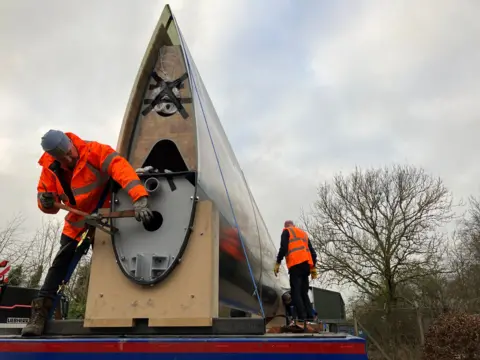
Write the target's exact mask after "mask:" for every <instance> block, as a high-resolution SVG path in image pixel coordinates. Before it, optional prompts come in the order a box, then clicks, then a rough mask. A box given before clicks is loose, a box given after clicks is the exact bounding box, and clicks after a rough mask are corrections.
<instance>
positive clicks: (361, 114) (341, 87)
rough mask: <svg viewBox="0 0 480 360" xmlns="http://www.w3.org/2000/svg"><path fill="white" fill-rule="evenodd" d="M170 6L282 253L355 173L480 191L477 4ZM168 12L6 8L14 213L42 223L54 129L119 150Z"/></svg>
mask: <svg viewBox="0 0 480 360" xmlns="http://www.w3.org/2000/svg"><path fill="white" fill-rule="evenodd" d="M170 3H171V6H172V9H173V11H174V14H175V16H176V18H177V20H178V22H179V23H180V27H181V30H182V32H183V34H184V36H185V39H186V41H187V43H188V45H189V48H190V51H191V53H192V55H193V57H194V60H195V62H196V65H197V67H198V69H199V71H200V73H201V75H202V78H203V80H204V83H205V85H206V87H207V90H208V92H209V94H210V96H211V98H212V101H213V103H214V105H215V107H216V110H217V112H218V114H219V116H220V119H221V121H222V123H223V126H224V128H225V130H226V132H227V135H228V137H229V139H230V141H231V143H232V145H233V148H234V150H235V152H236V154H237V157H238V159H239V162H240V164H241V166H242V168H243V170H244V172H245V176H246V178H247V180H248V182H249V184H250V187H251V188H252V192H253V194H254V197H255V199H256V201H257V203H258V205H259V207H260V210H261V212H262V215H263V217H264V219H265V221H266V223H267V226H268V228H269V231H270V234H271V235H272V238H273V241H274V243H275V245H276V246H278V243H279V235H280V232H281V228H282V225H283V221H284V220H285V219H289V218H293V219H295V218H297V217H298V215H299V210H300V207H302V206H303V207H308V206H309V205H310V204H311V202H312V201H313V200H314V197H315V188H316V185H317V184H318V182H320V181H324V180H328V179H330V178H331V177H332V176H333V174H335V173H337V172H339V171H342V172H348V171H350V170H351V169H352V168H353V167H354V166H355V165H360V166H381V165H384V164H386V163H388V162H390V161H402V162H405V161H406V162H410V163H414V164H416V165H419V166H423V167H425V168H427V170H429V171H432V172H433V173H434V174H436V175H441V176H442V177H443V178H444V179H445V181H446V182H447V185H448V186H449V187H450V188H451V189H452V190H454V191H455V193H456V194H458V195H461V196H465V195H468V194H471V193H477V192H478V191H479V190H480V188H479V185H477V183H478V180H477V179H478V178H479V175H480V170H478V169H479V167H478V165H477V159H476V154H477V153H478V152H479V151H480V143H479V142H478V141H477V137H478V136H477V133H478V132H479V131H480V122H479V121H478V119H477V117H478V114H480V103H479V102H478V101H477V99H478V96H477V95H479V94H480V82H479V81H478V79H480V70H479V67H478V64H479V63H480V47H478V44H477V43H478V38H479V37H480V23H478V22H477V21H476V17H477V14H478V13H479V10H480V9H479V7H480V4H479V3H478V2H476V1H468V0H462V1H455V2H452V1H448V0H440V1H428V0H423V1H415V2H414V1H401V2H399V1H396V2H393V1H389V2H385V1H364V2H360V1H358V2H355V5H352V3H351V2H349V3H348V6H347V5H342V3H341V2H334V3H333V2H332V3H325V2H316V1H311V2H308V1H307V2H302V3H298V2H293V1H286V0H285V1H280V0H278V1H275V0H272V1H270V2H268V1H267V2H254V1H221V0H216V1H214V0H203V1H185V0H182V1H181V0H178V1H175V0H173V1H170ZM164 4H165V2H163V1H161V2H159V1H143V2H142V6H139V5H138V3H137V2H131V1H119V0H107V1H102V2H97V1H87V2H85V1H84V2H80V3H66V2H64V1H53V0H49V1H44V2H42V3H41V4H37V3H32V2H29V1H27V0H23V1H15V2H12V1H10V2H6V1H5V2H0V17H1V21H0V43H1V44H2V47H1V48H0V55H1V56H0V66H1V67H2V69H8V71H4V72H2V76H1V77H0V107H1V111H0V125H1V127H0V151H1V155H0V161H1V162H0V186H1V187H2V189H8V191H7V194H4V195H2V196H4V199H3V201H4V203H8V204H11V206H10V207H9V208H8V209H6V208H2V209H0V217H1V218H3V219H8V218H9V216H10V215H11V214H12V213H14V212H17V211H18V210H24V211H25V212H26V213H27V215H28V217H29V224H28V226H30V227H31V228H34V227H35V226H37V225H38V224H39V223H40V219H41V213H40V212H39V211H38V210H37V209H36V203H35V201H36V199H35V191H36V190H35V188H36V182H37V179H38V175H39V168H38V166H37V165H36V161H37V159H38V157H39V156H40V154H41V149H40V146H39V143H40V135H41V133H42V132H44V131H45V130H47V129H48V128H50V127H57V128H61V129H64V130H67V131H73V132H77V133H78V134H79V135H81V136H83V137H85V138H88V139H97V140H99V141H102V142H105V143H109V144H111V145H112V146H115V144H116V143H117V138H118V132H119V129H120V126H121V121H122V118H123V114H124V111H125V106H126V103H127V100H128V97H129V95H130V91H131V88H132V85H133V81H134V79H135V76H136V73H137V71H138V66H139V65H140V62H141V59H142V57H143V54H144V52H145V49H146V47H147V44H148V42H149V40H150V37H151V35H152V32H153V29H154V27H155V25H156V22H157V21H158V17H159V16H160V13H161V11H162V9H163V6H164ZM19 170H20V172H19ZM19 173H20V174H21V175H19Z"/></svg>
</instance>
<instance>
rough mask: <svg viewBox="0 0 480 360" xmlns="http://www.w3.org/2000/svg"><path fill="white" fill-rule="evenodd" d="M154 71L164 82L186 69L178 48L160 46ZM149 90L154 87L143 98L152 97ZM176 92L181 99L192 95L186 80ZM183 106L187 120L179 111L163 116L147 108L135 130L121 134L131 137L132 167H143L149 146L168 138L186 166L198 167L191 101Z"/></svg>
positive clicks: (178, 75)
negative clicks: (175, 146) (148, 110)
mask: <svg viewBox="0 0 480 360" xmlns="http://www.w3.org/2000/svg"><path fill="white" fill-rule="evenodd" d="M155 71H156V73H157V74H158V75H159V76H160V77H162V78H163V80H165V81H173V80H176V79H178V78H180V77H181V76H182V75H183V74H184V73H185V72H186V68H185V65H184V61H183V55H182V50H181V47H180V46H164V47H162V48H161V49H160V52H159V57H158V60H157V63H156V65H155ZM152 83H153V82H152ZM152 92H153V90H148V91H147V92H146V94H145V98H147V99H151V98H153V97H154V95H152ZM179 92H180V98H191V97H192V94H191V90H190V81H189V79H186V80H185V81H184V82H183V88H181V89H179ZM142 101H143V100H142ZM183 106H184V107H185V110H186V111H187V113H188V115H189V116H188V118H186V119H184V118H183V117H182V115H181V114H179V113H178V112H177V113H175V114H174V115H171V116H168V117H163V116H160V115H159V114H157V113H156V112H155V111H150V112H149V113H148V114H147V115H146V116H141V115H140V119H139V121H138V123H137V125H136V130H135V131H134V132H132V133H131V134H124V136H133V137H134V139H133V142H132V148H131V151H130V154H129V156H128V157H127V159H128V160H129V161H130V163H131V164H132V165H133V166H134V167H135V168H137V167H140V166H142V164H143V162H144V161H145V159H146V157H147V156H148V154H149V153H150V151H151V149H152V148H153V146H154V145H155V144H156V143H157V142H158V141H159V140H164V139H168V140H171V141H173V142H174V143H175V144H176V145H177V148H178V149H179V151H180V154H181V155H182V157H183V159H184V161H185V163H186V165H187V167H188V168H189V169H190V170H196V169H197V145H196V144H197V143H196V127H195V116H194V109H193V106H192V104H191V103H186V104H183ZM165 156H168V154H165Z"/></svg>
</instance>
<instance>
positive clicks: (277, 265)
mask: <svg viewBox="0 0 480 360" xmlns="http://www.w3.org/2000/svg"><path fill="white" fill-rule="evenodd" d="M279 271H280V264H279V263H277V262H276V263H275V266H274V267H273V273H274V274H275V276H277V275H278V272H279Z"/></svg>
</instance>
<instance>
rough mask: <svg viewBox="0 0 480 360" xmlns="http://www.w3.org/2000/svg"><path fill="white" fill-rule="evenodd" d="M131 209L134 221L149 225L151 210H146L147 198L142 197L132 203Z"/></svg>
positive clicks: (151, 215) (151, 216) (151, 217)
mask: <svg viewBox="0 0 480 360" xmlns="http://www.w3.org/2000/svg"><path fill="white" fill-rule="evenodd" d="M133 209H134V210H135V219H136V220H137V221H142V222H143V223H149V222H150V221H151V220H152V219H153V213H152V210H150V209H149V208H148V198H147V197H146V196H142V197H141V198H140V199H138V200H137V201H135V202H134V203H133Z"/></svg>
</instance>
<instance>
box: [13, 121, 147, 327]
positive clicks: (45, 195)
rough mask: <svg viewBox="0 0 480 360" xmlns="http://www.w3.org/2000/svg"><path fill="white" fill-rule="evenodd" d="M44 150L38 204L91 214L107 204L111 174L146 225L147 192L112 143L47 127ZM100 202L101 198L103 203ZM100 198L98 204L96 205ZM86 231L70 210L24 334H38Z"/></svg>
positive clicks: (50, 209)
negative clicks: (87, 139)
mask: <svg viewBox="0 0 480 360" xmlns="http://www.w3.org/2000/svg"><path fill="white" fill-rule="evenodd" d="M41 145H42V148H43V150H44V151H45V152H44V153H43V155H42V157H41V158H40V160H39V161H38V163H39V164H40V166H41V167H42V171H41V174H40V179H39V182H38V186H37V192H38V193H37V205H38V207H39V208H40V210H41V211H43V212H44V213H46V214H56V213H58V210H59V209H58V208H56V207H55V206H54V202H60V201H62V202H63V203H64V204H65V205H68V206H70V207H73V208H76V209H78V210H81V211H84V212H86V213H89V214H90V213H92V212H93V211H95V210H96V209H97V208H103V207H109V201H110V196H108V195H107V196H106V198H105V194H106V193H105V191H106V187H107V186H108V182H109V180H110V178H113V180H114V181H115V182H116V183H117V184H118V185H120V186H121V187H122V188H123V189H124V190H125V191H126V192H127V193H128V194H129V195H130V197H131V198H132V201H133V207H134V210H135V218H136V220H137V221H142V222H144V223H148V222H149V221H150V220H151V219H152V217H153V216H152V215H153V214H152V211H151V210H150V209H149V208H148V201H147V197H148V193H147V191H146V189H145V187H144V186H143V184H142V182H141V181H140V179H139V177H138V175H137V174H136V172H135V170H134V169H133V167H132V166H131V165H130V164H129V163H128V161H127V160H126V159H125V158H123V157H122V156H120V155H119V154H118V153H116V152H115V151H114V150H113V149H112V148H111V147H110V146H108V145H104V144H101V143H98V142H96V141H85V140H82V139H80V138H79V137H78V136H76V135H75V134H72V133H63V132H61V131H58V130H50V131H48V132H47V133H46V134H45V135H44V136H43V137H42V141H41ZM102 200H104V201H102ZM100 202H102V204H100ZM85 230H86V225H85V219H84V218H83V216H80V215H77V214H74V213H72V212H69V213H68V214H67V215H66V216H65V224H64V227H63V231H62V235H61V238H60V250H59V251H58V253H57V254H56V256H55V258H54V260H53V263H52V265H51V267H50V268H49V269H48V272H47V276H46V278H45V281H44V283H43V285H42V287H41V289H40V291H39V293H38V297H37V298H36V299H34V300H33V301H32V315H31V318H30V320H29V322H28V324H27V325H26V326H25V327H24V328H23V329H22V335H24V336H31V335H36V336H39V335H41V334H42V333H43V330H44V327H45V322H46V320H47V317H48V314H49V312H50V309H51V308H52V306H53V303H54V300H55V297H56V293H57V290H58V287H59V286H60V285H61V283H62V281H63V280H64V278H65V276H66V275H67V272H68V268H69V265H70V262H71V261H72V259H73V257H74V254H75V250H76V247H77V244H78V241H79V240H80V237H81V235H82V234H83V232H84V231H85Z"/></svg>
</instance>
